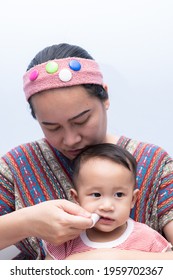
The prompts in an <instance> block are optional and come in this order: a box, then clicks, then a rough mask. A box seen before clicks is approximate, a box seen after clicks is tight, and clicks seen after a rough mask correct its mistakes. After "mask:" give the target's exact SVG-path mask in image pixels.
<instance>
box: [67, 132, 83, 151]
mask: <svg viewBox="0 0 173 280" xmlns="http://www.w3.org/2000/svg"><path fill="white" fill-rule="evenodd" d="M80 141H81V136H80V134H79V133H77V132H75V131H73V130H70V131H66V132H65V133H64V135H63V144H64V145H66V146H68V147H73V146H75V145H76V144H78V143H79V142H80Z"/></svg>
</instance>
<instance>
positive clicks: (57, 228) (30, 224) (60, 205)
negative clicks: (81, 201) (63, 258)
mask: <svg viewBox="0 0 173 280" xmlns="http://www.w3.org/2000/svg"><path fill="white" fill-rule="evenodd" d="M25 215H26V216H25V217H26V222H25V224H26V229H27V232H28V234H27V236H35V237H39V238H41V239H44V240H46V241H48V242H50V243H53V244H57V245H58V244H62V243H64V242H65V241H67V240H70V239H74V238H75V237H77V236H78V235H79V234H80V233H81V231H83V230H85V229H86V228H89V227H90V226H91V224H92V220H91V213H89V212H87V211H86V210H84V209H83V208H82V207H80V206H79V205H77V204H75V203H73V202H70V201H67V200H64V199H59V200H51V201H46V202H43V203H40V204H37V205H35V206H31V207H27V208H25Z"/></svg>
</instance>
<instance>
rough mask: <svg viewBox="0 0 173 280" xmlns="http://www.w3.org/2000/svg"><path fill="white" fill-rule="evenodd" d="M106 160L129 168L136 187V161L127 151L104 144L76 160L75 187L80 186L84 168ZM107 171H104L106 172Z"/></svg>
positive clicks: (93, 146)
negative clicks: (91, 162)
mask: <svg viewBox="0 0 173 280" xmlns="http://www.w3.org/2000/svg"><path fill="white" fill-rule="evenodd" d="M98 159H102V160H103V159H104V160H109V161H112V162H114V163H116V164H119V165H121V166H123V167H125V168H127V169H128V170H129V171H130V172H131V177H132V179H133V180H134V187H135V183H136V168H137V163H136V159H135V158H134V157H133V156H132V154H130V153H129V152H128V151H127V150H125V149H123V148H121V147H120V146H118V145H115V144H110V143H103V144H97V145H92V146H90V147H88V148H86V149H84V150H83V151H82V152H81V153H80V154H79V155H78V156H77V157H76V158H75V160H74V165H73V182H74V185H75V187H76V188H77V187H79V186H78V179H79V175H81V174H80V170H81V168H82V166H83V165H84V164H86V163H88V162H89V163H90V161H91V160H92V161H94V160H98ZM105 171H106V170H103V172H105Z"/></svg>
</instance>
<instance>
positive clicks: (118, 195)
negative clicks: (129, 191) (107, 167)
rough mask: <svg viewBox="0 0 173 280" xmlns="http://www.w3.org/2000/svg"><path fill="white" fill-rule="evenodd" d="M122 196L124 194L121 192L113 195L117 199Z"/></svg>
mask: <svg viewBox="0 0 173 280" xmlns="http://www.w3.org/2000/svg"><path fill="white" fill-rule="evenodd" d="M123 195H124V194H123V193H122V192H117V193H115V197H118V198H120V197H123Z"/></svg>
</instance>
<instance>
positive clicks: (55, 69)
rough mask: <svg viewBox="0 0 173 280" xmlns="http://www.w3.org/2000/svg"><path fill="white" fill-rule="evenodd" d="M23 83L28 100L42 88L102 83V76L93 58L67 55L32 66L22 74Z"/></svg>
mask: <svg viewBox="0 0 173 280" xmlns="http://www.w3.org/2000/svg"><path fill="white" fill-rule="evenodd" d="M23 84H24V87H23V88H24V92H25V96H26V99H27V100H28V99H29V98H30V97H31V96H32V95H33V94H35V93H38V92H40V91H43V90H48V89H53V88H61V87H70V86H74V85H82V84H98V85H103V76H102V74H101V72H100V70H99V66H98V64H97V63H96V62H95V61H94V60H91V59H85V58H79V57H68V58H62V59H54V60H51V61H48V62H45V63H42V64H38V65H36V66H34V67H32V68H31V69H30V70H28V71H27V72H26V73H25V74H24V76H23Z"/></svg>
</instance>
